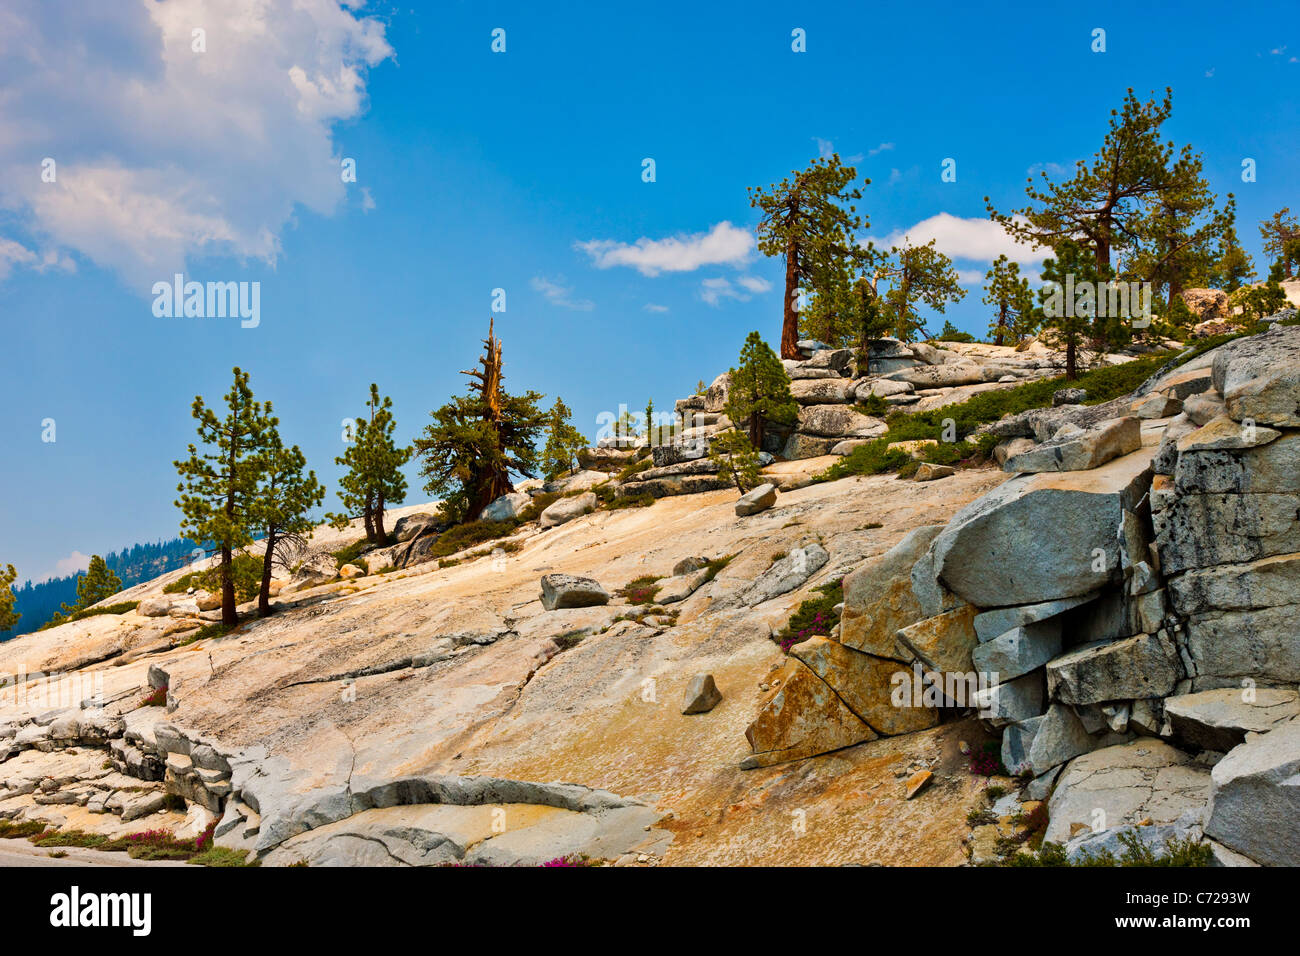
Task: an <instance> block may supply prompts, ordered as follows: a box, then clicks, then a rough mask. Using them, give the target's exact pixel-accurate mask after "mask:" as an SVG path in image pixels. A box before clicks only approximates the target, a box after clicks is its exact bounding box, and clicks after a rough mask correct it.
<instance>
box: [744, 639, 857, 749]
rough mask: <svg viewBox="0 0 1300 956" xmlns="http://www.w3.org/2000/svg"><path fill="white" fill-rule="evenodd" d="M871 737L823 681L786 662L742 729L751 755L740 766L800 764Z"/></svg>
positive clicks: (791, 661) (794, 662) (801, 666)
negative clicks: (777, 682)
mask: <svg viewBox="0 0 1300 956" xmlns="http://www.w3.org/2000/svg"><path fill="white" fill-rule="evenodd" d="M822 640H825V638H822ZM827 643H830V642H827ZM876 737H877V734H876V733H875V731H873V730H872V729H871V728H870V727H868V726H867V725H866V724H865V723H863V721H862V720H861V718H859V717H858V716H857V715H856V714H854V713H853V711H851V710H850V709H849V708H848V706H846V705H845V703H844V701H843V700H841V699H840V698H839V696H838V695H837V694H836V693H835V691H833V690H831V688H830V687H829V686H827V684H826V682H825V681H823V680H822V679H821V678H820V677H818V676H817V675H816V674H814V673H813V672H812V671H811V670H809V669H808V668H807V667H806V666H805V665H804V664H803V663H802V662H801V661H799V660H797V659H795V658H790V659H789V660H787V661H786V664H785V667H784V668H782V671H781V686H780V687H778V688H777V689H776V690H774V691H772V692H771V693H770V694H769V695H768V696H767V697H766V698H765V699H764V700H763V703H762V704H761V705H760V707H759V711H758V716H757V717H755V718H754V722H753V723H752V724H750V725H749V727H748V728H747V729H746V730H745V738H746V739H747V740H748V741H749V745H750V747H751V748H752V749H753V751H754V753H753V754H752V755H751V756H749V757H747V758H746V759H745V761H744V762H743V763H742V764H741V766H742V767H745V768H752V767H765V766H768V765H770V764H774V763H781V762H783V761H786V760H801V759H803V758H804V757H813V756H816V755H817V754H824V753H829V752H830V751H832V750H839V749H840V748H842V747H850V746H852V745H853V744H857V743H862V742H863V741H864V740H875V739H876Z"/></svg>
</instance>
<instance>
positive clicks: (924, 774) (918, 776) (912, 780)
mask: <svg viewBox="0 0 1300 956" xmlns="http://www.w3.org/2000/svg"><path fill="white" fill-rule="evenodd" d="M933 780H934V774H933V773H931V772H930V771H929V770H918V771H917V772H916V773H914V774H912V775H911V776H910V777H908V778H907V797H906V799H908V800H911V799H912V798H913V797H915V796H916V795H917V794H918V793H920V792H921V791H922V790H924V789H925V788H926V787H928V786H929V785H930V783H931V781H933Z"/></svg>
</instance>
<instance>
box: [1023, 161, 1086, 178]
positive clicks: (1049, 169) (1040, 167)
mask: <svg viewBox="0 0 1300 956" xmlns="http://www.w3.org/2000/svg"><path fill="white" fill-rule="evenodd" d="M1025 172H1027V173H1028V174H1029V175H1030V176H1037V175H1038V174H1039V173H1044V172H1045V173H1047V175H1048V176H1069V175H1070V174H1072V173H1073V172H1074V167H1073V166H1063V165H1062V164H1060V163H1034V165H1032V166H1030V167H1029V168H1028V169H1027V170H1025Z"/></svg>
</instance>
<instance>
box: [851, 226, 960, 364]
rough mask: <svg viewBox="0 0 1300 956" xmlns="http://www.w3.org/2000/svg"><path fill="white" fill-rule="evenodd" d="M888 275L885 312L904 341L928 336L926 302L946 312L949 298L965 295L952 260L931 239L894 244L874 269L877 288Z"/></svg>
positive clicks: (896, 332) (937, 310) (882, 307)
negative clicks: (920, 307) (919, 308)
mask: <svg viewBox="0 0 1300 956" xmlns="http://www.w3.org/2000/svg"><path fill="white" fill-rule="evenodd" d="M881 279H886V280H888V281H889V283H890V287H889V289H888V291H886V292H884V293H882V294H881V312H882V316H883V318H884V320H885V322H887V323H888V325H889V327H890V328H891V330H892V332H893V334H894V337H895V338H898V339H901V340H902V341H904V342H911V341H913V340H914V339H915V338H916V336H917V335H921V336H922V337H924V336H925V320H924V319H922V318H921V315H920V313H919V312H918V311H917V308H916V307H917V305H918V304H919V303H924V304H925V305H928V306H929V307H930V308H932V309H934V310H935V311H936V312H943V311H944V310H945V308H946V306H947V304H948V303H949V302H956V301H958V300H960V299H963V298H965V296H966V290H965V289H963V288H962V287H961V285H960V284H959V282H958V279H957V272H956V270H955V269H953V266H952V260H951V259H950V258H948V257H947V256H946V255H944V254H943V253H942V252H940V251H939V250H938V249H937V248H936V247H935V241H934V240H933V239H931V240H930V241H929V242H927V243H926V244H925V245H923V246H907V245H905V246H903V247H901V248H899V247H897V246H896V247H894V248H893V249H890V250H889V254H888V255H887V256H885V257H883V258H882V259H880V260H879V261H878V262H877V264H876V266H875V269H874V273H873V278H872V288H873V290H877V291H878V289H879V285H878V283H879V282H880V280H881Z"/></svg>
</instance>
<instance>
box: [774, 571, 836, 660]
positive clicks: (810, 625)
mask: <svg viewBox="0 0 1300 956" xmlns="http://www.w3.org/2000/svg"><path fill="white" fill-rule="evenodd" d="M813 590H815V591H816V592H817V594H818V596H817V597H812V598H808V599H807V600H805V601H804V602H803V603H802V604H800V605H799V607H798V608H797V609H796V610H795V612H794V614H793V615H791V617H790V621H789V623H787V624H786V626H785V627H784V628H783V629H782V630H781V632H780V633H779V634H777V635H776V636H775V637H774V638H773V640H775V641H777V642H778V643H779V644H780V645H781V650H783V651H787V652H788V651H789V650H790V648H792V647H793V646H794V645H796V644H799V643H802V642H803V641H806V640H808V638H810V637H815V636H817V635H821V636H823V637H827V636H829V635H830V633H831V631H832V630H833V629H834V627H835V625H836V624H838V623H839V620H840V616H839V615H838V614H836V613H835V606H836V605H837V604H841V603H843V601H844V579H843V578H839V579H837V580H835V581H831V582H830V583H829V584H823V585H821V586H820V587H817V588H814V589H813Z"/></svg>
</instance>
